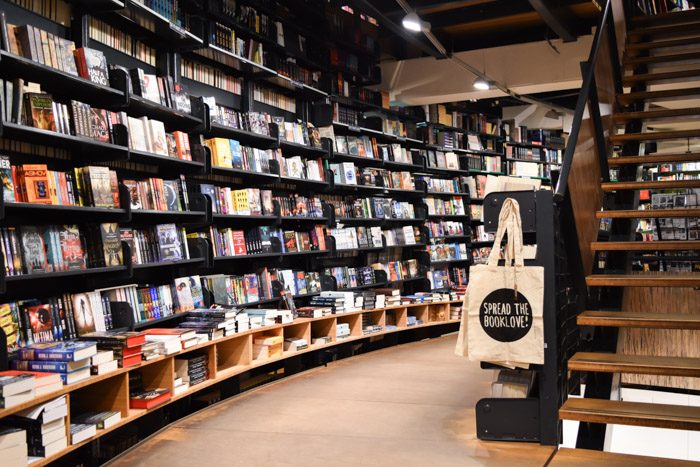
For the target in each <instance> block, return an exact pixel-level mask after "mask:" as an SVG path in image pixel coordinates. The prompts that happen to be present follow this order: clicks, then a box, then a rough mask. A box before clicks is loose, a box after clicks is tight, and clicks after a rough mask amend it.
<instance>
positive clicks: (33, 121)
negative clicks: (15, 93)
mask: <svg viewBox="0 0 700 467" xmlns="http://www.w3.org/2000/svg"><path fill="white" fill-rule="evenodd" d="M24 99H25V109H26V113H25V116H26V118H27V124H28V125H31V126H33V127H34V128H39V129H42V130H50V131H56V121H55V119H54V115H53V100H52V99H51V96H50V95H49V94H41V93H36V92H30V93H26V94H24Z"/></svg>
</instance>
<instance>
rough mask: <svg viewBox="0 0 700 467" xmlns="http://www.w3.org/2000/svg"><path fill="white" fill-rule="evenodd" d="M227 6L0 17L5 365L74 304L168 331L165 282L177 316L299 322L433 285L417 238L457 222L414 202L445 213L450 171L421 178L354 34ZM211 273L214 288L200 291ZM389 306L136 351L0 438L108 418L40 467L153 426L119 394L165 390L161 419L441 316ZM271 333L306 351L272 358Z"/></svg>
mask: <svg viewBox="0 0 700 467" xmlns="http://www.w3.org/2000/svg"><path fill="white" fill-rule="evenodd" d="M236 3H238V6H237V7H236V5H234V3H233V2H227V1H224V2H221V1H212V0H205V1H202V0H187V1H179V2H150V1H148V0H145V1H138V0H124V1H119V0H100V1H96V2H89V1H79V0H71V1H64V0H51V1H39V0H34V1H29V2H27V1H21V2H20V1H14V0H1V1H0V11H1V12H2V16H0V39H1V40H0V86H1V88H2V92H1V93H0V109H1V112H2V115H1V117H2V118H0V156H1V159H2V160H1V161H0V162H1V165H2V176H3V185H4V190H3V197H1V198H0V224H1V225H0V233H1V234H2V251H3V255H2V259H3V261H4V262H3V264H2V266H4V267H1V268H0V295H2V296H1V297H0V303H3V305H2V306H3V307H4V308H3V310H8V311H9V312H10V314H12V313H15V316H16V320H17V321H18V328H17V329H16V334H14V335H12V334H8V335H7V336H6V337H8V346H9V348H10V350H12V351H15V352H16V351H17V350H18V349H17V347H18V346H20V347H21V346H22V345H25V344H27V343H39V342H50V341H52V340H56V341H65V340H68V342H70V339H68V338H74V337H77V336H78V335H80V334H82V333H83V332H85V329H87V327H85V326H87V321H85V322H82V323H73V324H75V326H77V328H76V327H72V325H71V324H70V321H71V320H66V326H65V327H64V325H63V320H62V318H61V316H63V315H62V313H64V312H67V313H70V314H71V315H72V314H73V313H74V312H75V307H85V306H86V305H89V306H90V307H92V308H93V313H95V315H94V316H95V317H99V320H102V325H103V326H106V329H130V330H140V329H148V328H153V327H159V326H166V327H168V326H172V325H176V324H179V323H182V322H185V321H186V320H187V319H188V318H189V315H188V311H187V310H188V309H191V307H192V306H191V305H189V306H188V305H186V304H185V302H184V301H183V296H181V295H180V287H186V288H188V290H190V292H191V294H190V295H189V297H190V298H192V299H194V300H195V302H194V303H197V304H198V305H199V306H209V305H212V304H214V303H220V304H227V305H231V304H238V305H239V306H240V307H246V308H249V309H251V310H254V309H255V307H279V306H280V305H281V304H282V303H283V302H285V303H286V302H287V297H291V300H292V301H294V302H295V304H296V306H297V307H303V306H304V305H306V304H309V302H310V301H312V300H314V299H315V297H317V296H318V295H319V294H320V293H321V292H322V291H343V292H352V291H358V292H361V291H364V290H368V289H376V288H390V289H400V290H401V291H402V292H403V294H404V295H410V294H413V293H416V292H429V291H430V290H431V289H432V288H433V287H432V286H431V282H430V280H431V279H430V270H431V254H430V249H429V244H430V242H431V238H432V237H435V236H434V235H432V234H431V233H430V232H429V231H428V228H427V225H428V224H429V223H445V222H451V223H457V222H458V221H467V222H468V219H469V218H468V216H467V215H465V213H464V206H463V205H460V206H462V207H461V211H459V213H452V212H446V211H444V209H443V208H444V206H443V204H444V203H443V204H440V205H439V207H436V206H438V203H436V202H435V200H443V201H450V200H452V199H453V198H461V197H462V196H464V193H465V192H464V187H463V186H462V185H461V184H460V185H459V189H458V193H456V194H455V196H454V197H453V196H451V195H447V194H446V193H445V192H444V190H446V189H447V188H446V185H447V182H449V183H452V178H454V177H455V176H460V175H463V174H466V173H468V171H467V170H466V168H465V167H466V166H463V167H461V168H459V169H457V170H452V169H447V168H445V167H443V168H440V167H437V166H435V167H430V166H429V163H428V160H429V152H430V151H431V150H432V149H431V146H429V145H426V144H424V143H423V141H422V139H421V137H420V135H419V134H418V132H417V127H416V122H417V121H418V120H419V118H418V117H416V116H415V115H413V114H411V113H410V112H408V111H403V110H395V109H391V108H389V105H388V102H386V96H385V95H382V94H381V93H378V92H375V91H371V90H369V89H367V88H366V87H365V86H367V85H371V84H376V83H379V82H380V73H379V68H378V66H377V63H378V58H379V49H378V45H377V42H376V38H377V27H378V26H377V24H376V21H374V19H372V18H370V17H368V16H365V15H361V14H359V12H349V11H346V10H343V9H340V8H337V9H336V8H335V7H333V6H332V5H331V4H328V3H326V2H321V1H319V2H317V4H313V3H314V2H311V3H312V4H304V5H302V6H300V7H299V8H296V7H297V6H299V5H291V3H295V2H290V3H288V2H273V1H268V2H249V3H248V2H236ZM307 3H308V2H307ZM48 4H50V5H48ZM231 6H233V8H230V7H231ZM307 10H308V11H311V13H310V14H311V15H312V16H309V17H308V18H307V17H306V16H307V15H305V14H302V13H300V11H307ZM314 10H317V12H315V11H314ZM318 12H323V13H318ZM326 18H330V20H326ZM319 24H322V25H323V26H322V27H319ZM356 30H361V31H363V34H362V35H360V36H358V35H356V34H354V31H356ZM311 44H313V46H311ZM433 179H434V180H433ZM424 198H425V199H427V200H431V202H432V203H433V204H432V205H428V204H425V201H424ZM463 231H464V228H461V229H460V232H463ZM450 238H451V237H450ZM20 245H21V246H20ZM30 247H31V248H30ZM462 253H465V252H464V251H462ZM222 278H226V281H230V283H231V284H233V285H232V287H234V288H235V290H234V291H233V292H227V293H224V294H222V293H221V289H220V286H221V284H222V282H221V279H222ZM465 280H466V279H465ZM186 284H189V286H187V285H186ZM176 286H177V287H176ZM441 290H445V288H441ZM39 291H40V292H39ZM196 291H199V293H200V294H201V299H199V300H198V299H197V298H196V293H195V292H196ZM224 292H226V291H225V290H224ZM231 297H233V298H231ZM222 300H226V302H225V303H224V302H223V301H222ZM399 303H401V304H400V305H399V306H388V307H386V308H377V309H367V310H362V311H357V312H354V311H353V312H347V313H338V314H332V315H326V316H320V317H315V318H300V319H296V320H294V321H293V322H289V323H285V324H276V325H272V326H264V327H261V328H256V329H254V330H251V331H244V332H241V333H238V334H233V335H227V336H226V337H223V338H219V339H217V340H212V341H210V342H206V343H203V344H198V345H196V346H194V347H190V348H187V349H185V350H182V351H179V352H177V353H174V354H172V355H169V356H167V357H158V358H150V357H149V358H148V359H147V358H146V354H147V353H146V352H145V351H144V352H143V356H144V360H143V361H140V360H139V361H140V363H138V364H136V365H134V366H130V367H127V366H126V365H124V367H121V365H120V367H119V368H118V369H116V370H114V371H107V372H105V373H100V372H98V373H97V374H94V375H93V376H90V377H88V378H87V379H85V380H83V381H80V382H77V383H72V384H66V385H64V386H62V387H61V389H56V390H52V391H50V392H48V393H45V394H43V395H41V396H37V397H34V398H32V399H31V400H28V401H25V402H23V403H21V404H19V405H14V406H12V407H11V408H5V409H0V421H1V420H2V419H3V418H5V417H7V416H10V415H13V414H17V413H18V412H19V411H21V410H23V409H27V408H33V407H34V408H38V407H40V406H41V405H42V404H52V401H54V400H56V399H58V398H60V397H62V396H65V400H64V405H65V407H67V409H66V410H67V420H68V421H69V423H67V424H66V430H71V429H72V428H74V427H73V426H71V423H70V420H71V417H75V418H76V419H80V418H82V417H79V415H80V416H82V415H85V414H87V413H92V412H104V411H107V412H110V413H111V412H118V413H119V414H120V417H116V416H115V417H116V418H117V419H119V420H118V421H117V422H116V423H115V424H113V425H111V426H110V427H108V428H103V429H99V430H98V431H97V432H96V434H94V435H92V434H90V433H87V434H84V436H85V438H84V440H83V441H80V442H76V443H75V444H68V445H67V447H63V448H57V450H56V451H55V452H49V451H48V450H47V451H43V450H38V451H35V453H34V454H32V455H37V456H39V457H42V459H41V460H39V461H37V462H35V465H45V464H48V463H51V462H52V461H55V460H57V459H60V458H62V457H63V456H66V455H67V454H69V453H71V452H73V451H75V450H77V449H79V448H80V447H81V446H84V445H86V444H88V443H91V442H92V441H94V440H96V439H98V438H100V437H102V436H103V435H105V434H106V433H109V432H111V431H114V430H117V429H118V428H119V427H123V426H126V425H128V424H129V423H130V422H132V421H134V420H137V419H139V418H141V417H143V416H145V415H146V414H148V413H150V412H152V411H153V410H155V408H154V409H150V408H146V409H134V408H130V403H131V406H133V405H134V404H135V402H134V398H135V397H134V396H133V394H132V397H131V402H130V392H134V389H135V388H137V387H138V388H141V389H142V390H146V392H145V393H144V394H147V395H145V396H144V397H145V398H146V399H144V400H140V401H139V403H143V404H144V406H149V404H151V403H155V402H154V401H155V400H160V398H163V397H165V395H164V394H160V393H158V394H155V393H154V394H148V389H149V388H156V387H157V388H166V389H169V390H171V393H172V397H171V398H170V399H167V402H166V403H167V404H169V403H171V402H173V401H176V400H180V399H184V398H187V397H188V396H190V395H192V394H194V393H197V392H199V391H200V390H201V389H204V388H207V387H211V386H214V385H216V384H218V383H220V382H222V381H224V380H228V379H231V378H234V377H237V376H238V375H241V374H244V373H248V372H250V371H251V370H253V369H255V368H258V367H264V366H265V365H270V364H273V363H275V362H284V361H286V360H289V361H292V360H297V359H296V357H298V356H299V355H302V354H306V353H311V352H314V351H319V352H320V351H322V350H323V349H326V348H334V347H338V348H340V347H347V346H344V344H346V343H350V342H358V343H359V344H362V345H364V343H365V342H369V341H368V340H367V339H368V337H369V336H370V335H371V337H375V336H385V335H386V336H387V339H391V336H392V335H394V334H396V333H401V334H406V335H409V336H413V334H414V333H403V331H409V330H413V329H421V328H425V329H438V331H439V329H441V328H436V326H441V325H449V329H454V328H455V327H456V324H457V322H458V321H459V320H458V319H456V318H455V314H454V313H451V312H450V307H451V306H456V305H458V304H459V303H460V302H459V301H457V300H455V301H452V302H433V303H425V304H422V303H410V304H409V303H405V302H399ZM311 304H312V305H313V302H311ZM29 309H32V310H34V311H35V312H37V313H39V312H41V310H44V311H45V312H46V313H48V314H49V315H51V316H52V318H53V323H54V324H53V325H52V329H51V330H48V329H46V330H45V329H43V328H42V329H38V328H37V329H36V330H34V331H36V332H35V333H34V334H33V335H32V337H31V339H28V335H27V334H26V332H27V331H26V330H27V329H32V326H33V324H31V323H30V321H29V318H27V321H26V322H25V321H24V315H25V314H26V315H27V317H28V316H29V311H27V310H29ZM3 313H4V311H3ZM8 316H10V315H8ZM32 323H33V322H32ZM93 326H95V327H94V328H92V330H97V331H99V330H100V329H97V328H98V327H99V326H96V325H95V324H93ZM20 328H21V329H20ZM338 328H340V330H338ZM445 329H447V328H445ZM57 332H58V333H59V334H61V336H60V338H57V337H56V333H57ZM62 333H65V334H62ZM0 334H2V333H0ZM49 334H53V335H52V336H49ZM435 335H436V334H435ZM288 338H289V339H292V338H297V340H298V338H303V339H305V340H306V341H307V342H308V344H309V346H308V347H305V348H300V349H296V350H294V348H291V349H288V350H285V351H282V352H280V353H276V352H273V351H272V349H273V348H274V346H276V345H278V344H277V341H279V340H281V341H284V340H285V339H288ZM409 338H410V337H409ZM257 340H261V341H264V342H267V343H268V344H270V345H269V346H268V347H269V350H267V351H268V352H270V353H269V354H268V355H262V354H259V352H258V350H259V349H257V347H256V345H258V344H257V343H256V341H257ZM292 340H294V339H292ZM10 341H11V344H12V345H9V344H10ZM268 341H269V342H268ZM314 341H317V344H316V345H312V343H313V342H314ZM3 347H4V346H3ZM127 347H128V346H127ZM256 349H257V350H256ZM120 352H122V353H120V354H119V359H120V361H122V359H123V360H126V359H127V358H134V357H133V356H129V355H127V353H126V348H125V349H123V351H120ZM353 352H354V351H353ZM353 352H351V353H350V354H352V353H353ZM115 356H116V355H115ZM139 357H140V356H139ZM183 361H184V362H185V363H183ZM3 363H4V364H6V362H5V361H4V359H3ZM93 363H94V362H93ZM108 363H110V362H103V363H102V364H108ZM284 364H285V365H287V363H284ZM95 365H98V366H99V365H100V363H96V364H95ZM183 365H184V366H183ZM183 368H184V370H183ZM202 368H206V371H204V374H205V376H204V380H203V381H202V382H200V383H199V384H196V385H193V386H191V387H190V388H189V389H187V390H186V391H184V392H182V391H180V392H178V393H177V394H175V392H176V391H175V389H176V386H177V385H176V384H175V383H176V382H177V380H178V376H180V377H181V376H182V375H181V374H182V372H183V371H184V372H185V374H189V375H190V376H191V377H192V375H196V377H197V378H200V377H201V375H200V373H197V370H201V371H203V370H202ZM201 371H200V372H201ZM98 395H99V396H98ZM139 397H140V396H139ZM151 398H152V399H151ZM58 405H60V404H58ZM58 405H57V407H58ZM158 407H163V405H159V406H158ZM76 429H77V428H76ZM73 435H74V436H75V437H76V438H77V433H74V434H73ZM68 438H69V439H70V435H68ZM76 438H74V439H76Z"/></svg>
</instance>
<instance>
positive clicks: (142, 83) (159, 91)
mask: <svg viewBox="0 0 700 467" xmlns="http://www.w3.org/2000/svg"><path fill="white" fill-rule="evenodd" d="M116 69H119V70H121V71H122V72H123V73H125V74H126V75H127V77H128V78H127V79H128V82H127V88H128V90H129V92H133V93H134V94H135V95H137V96H140V97H143V98H144V99H147V100H149V101H151V102H155V103H156V104H160V105H162V106H164V107H169V108H171V109H174V110H177V111H179V112H184V113H190V112H191V111H192V104H191V102H190V96H189V94H187V91H186V89H185V87H184V86H183V85H182V84H181V83H176V82H175V81H173V79H172V77H170V76H167V77H165V76H156V75H154V74H150V73H146V72H144V70H143V69H141V68H132V69H130V70H127V69H125V68H123V67H118V66H113V67H111V68H110V71H112V70H116Z"/></svg>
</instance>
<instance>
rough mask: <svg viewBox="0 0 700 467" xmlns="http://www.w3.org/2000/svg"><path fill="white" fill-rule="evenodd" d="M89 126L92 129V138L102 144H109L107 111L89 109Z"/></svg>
mask: <svg viewBox="0 0 700 467" xmlns="http://www.w3.org/2000/svg"><path fill="white" fill-rule="evenodd" d="M90 124H91V127H92V138H93V139H96V140H97V141H100V142H102V143H109V141H110V139H111V135H110V131H109V117H108V116H107V111H106V110H104V109H96V108H94V107H90Z"/></svg>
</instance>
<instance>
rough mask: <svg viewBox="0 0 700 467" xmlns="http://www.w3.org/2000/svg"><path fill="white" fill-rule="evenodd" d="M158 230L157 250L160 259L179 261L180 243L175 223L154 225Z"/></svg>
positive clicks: (180, 258) (180, 253) (181, 257)
mask: <svg viewBox="0 0 700 467" xmlns="http://www.w3.org/2000/svg"><path fill="white" fill-rule="evenodd" d="M156 231H157V232H158V250H159V252H160V260H161V261H180V260H182V259H183V255H182V244H181V242H180V236H179V235H178V230H177V227H175V224H159V225H157V226H156Z"/></svg>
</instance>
